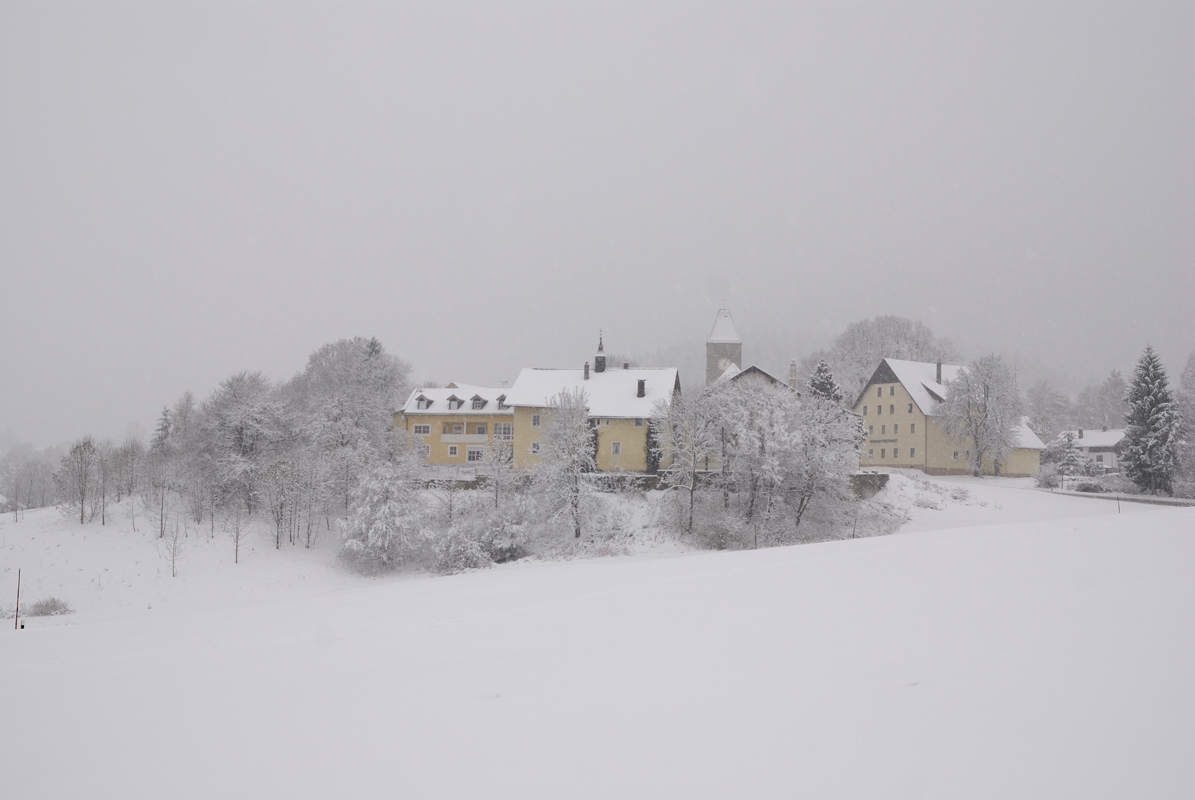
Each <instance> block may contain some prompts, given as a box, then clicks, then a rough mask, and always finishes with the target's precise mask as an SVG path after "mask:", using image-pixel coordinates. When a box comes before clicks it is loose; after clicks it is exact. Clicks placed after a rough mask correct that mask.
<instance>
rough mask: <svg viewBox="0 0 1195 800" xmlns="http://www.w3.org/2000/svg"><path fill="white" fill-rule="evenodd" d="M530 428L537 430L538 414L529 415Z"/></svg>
mask: <svg viewBox="0 0 1195 800" xmlns="http://www.w3.org/2000/svg"><path fill="white" fill-rule="evenodd" d="M531 427H532V428H538V427H539V414H532V415H531Z"/></svg>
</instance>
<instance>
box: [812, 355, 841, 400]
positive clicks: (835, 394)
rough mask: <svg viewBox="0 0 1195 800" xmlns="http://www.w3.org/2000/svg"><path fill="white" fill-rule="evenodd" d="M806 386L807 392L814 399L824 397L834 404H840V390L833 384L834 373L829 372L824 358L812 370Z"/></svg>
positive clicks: (835, 383) (836, 384)
mask: <svg viewBox="0 0 1195 800" xmlns="http://www.w3.org/2000/svg"><path fill="white" fill-rule="evenodd" d="M808 386H809V392H810V393H811V394H812V395H814V396H815V397H824V398H825V399H827V400H831V401H833V402H835V403H842V388H841V387H840V386H839V385H838V383H837V382H835V380H834V373H833V372H831V371H830V365H829V364H827V363H826V360H825V359H824V358H823V359H821V360H820V361H818V362H817V366H816V367H814V368H813V374H812V375H810V376H809V384H808Z"/></svg>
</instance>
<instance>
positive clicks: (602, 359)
mask: <svg viewBox="0 0 1195 800" xmlns="http://www.w3.org/2000/svg"><path fill="white" fill-rule="evenodd" d="M605 349H606V348H605V347H604V346H603V345H602V331H601V329H599V330H598V349H597V354H596V355H595V356H594V357H593V371H594V372H605V371H606V353H605Z"/></svg>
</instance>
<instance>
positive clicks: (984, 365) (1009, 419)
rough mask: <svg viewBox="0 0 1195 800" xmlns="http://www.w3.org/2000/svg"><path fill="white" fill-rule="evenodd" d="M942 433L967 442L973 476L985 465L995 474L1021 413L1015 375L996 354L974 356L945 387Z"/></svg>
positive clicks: (1013, 437) (1012, 440) (1013, 438)
mask: <svg viewBox="0 0 1195 800" xmlns="http://www.w3.org/2000/svg"><path fill="white" fill-rule="evenodd" d="M942 413H943V422H944V423H945V428H946V432H947V433H948V434H949V435H950V436H952V437H954V438H955V439H957V440H959V441H960V442H966V443H969V444H970V445H971V447H970V449H969V453H970V459H971V468H972V470H973V472H974V474H975V476H976V477H978V476H979V475H981V474H982V472H983V469H984V468H985V467H986V466H987V465H989V464H990V465H991V467H992V469H993V471H994V472H996V473H999V469H1000V463H1001V462H1002V461H1003V460H1004V459H1005V457H1006V456H1007V455H1008V451H1009V450H1010V449H1012V448H1013V447H1014V446H1015V445H1016V443H1017V435H1016V431H1017V429H1018V427H1019V426H1020V421H1021V416H1022V405H1021V396H1020V393H1019V392H1018V390H1017V381H1016V374H1015V373H1014V372H1013V370H1012V368H1011V367H1010V366H1009V365H1008V364H1007V363H1006V362H1005V361H1004V359H1002V358H1001V357H1000V356H997V355H988V356H983V357H981V358H978V359H976V360H975V361H973V362H971V364H970V365H968V367H967V368H966V369H964V370H962V371H961V372H960V373H959V376H958V377H957V378H956V379H955V380H953V381H951V382H950V383H949V385H948V386H947V392H946V402H945V403H943V405H942Z"/></svg>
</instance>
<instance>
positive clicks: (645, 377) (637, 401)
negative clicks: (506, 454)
mask: <svg viewBox="0 0 1195 800" xmlns="http://www.w3.org/2000/svg"><path fill="white" fill-rule="evenodd" d="M639 381H644V396H643V397H638V396H637V395H638V392H639ZM678 385H679V384H678V382H677V372H676V368H675V367H668V368H665V369H642V368H635V369H608V370H606V371H605V372H597V371H595V370H592V369H591V370H590V371H589V380H585V371H584V370H580V369H535V368H531V367H528V368H525V369H524V370H523V371H522V372H520V373H519V377H518V378H516V379H515V382H514V385H513V386H511V387H510V389H509V390H508V391H507V393H506V403H507V404H508V405H512V406H531V407H533V408H543V407H545V406H547V405H548V401H549V400H550V399H551V398H553V397H555V396H556V395H558V394H560V392H561V391H562V390H566V389H567V390H569V391H573V390H575V389H581V390H583V391H584V392H585V396H586V402H587V404H588V406H589V414H590V416H593V417H625V418H636V419H638V418H647V417H650V416H651V410H652V406H654V405H655V404H656V402H657V401H659V400H663V401H664V402H665V403H671V402H672V393H673V390H674V389H675V388H676V387H677V386H678Z"/></svg>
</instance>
